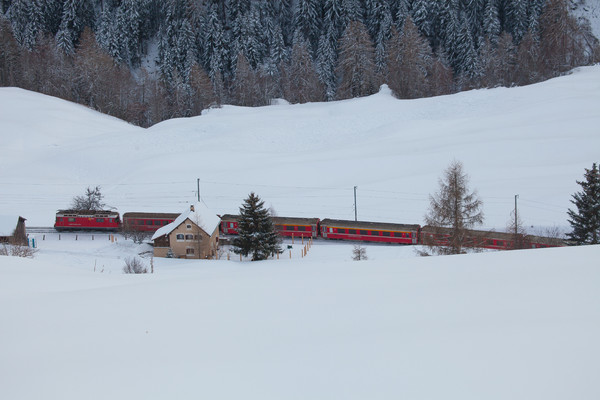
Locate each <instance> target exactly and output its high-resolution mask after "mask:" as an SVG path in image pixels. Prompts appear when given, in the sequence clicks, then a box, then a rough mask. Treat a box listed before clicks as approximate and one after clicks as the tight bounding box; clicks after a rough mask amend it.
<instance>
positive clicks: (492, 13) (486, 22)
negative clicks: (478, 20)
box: [483, 0, 502, 44]
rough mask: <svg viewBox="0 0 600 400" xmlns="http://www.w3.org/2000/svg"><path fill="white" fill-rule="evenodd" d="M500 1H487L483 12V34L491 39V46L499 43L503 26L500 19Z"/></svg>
mask: <svg viewBox="0 0 600 400" xmlns="http://www.w3.org/2000/svg"><path fill="white" fill-rule="evenodd" d="M497 2H498V0H487V2H486V4H485V10H484V12H483V33H484V34H485V36H486V37H487V38H488V39H489V41H490V43H491V44H496V43H497V42H498V36H500V32H501V29H502V28H501V26H500V19H499V17H498V5H497Z"/></svg>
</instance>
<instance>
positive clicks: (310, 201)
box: [0, 66, 600, 231]
mask: <svg viewBox="0 0 600 400" xmlns="http://www.w3.org/2000/svg"><path fill="white" fill-rule="evenodd" d="M599 109H600V66H596V67H588V68H581V69H578V70H576V71H575V72H574V73H573V74H571V75H569V76H565V77H562V78H558V79H554V80H550V81H547V82H544V83H540V84H537V85H532V86H528V87H520V88H512V89H506V88H499V89H494V90H476V91H470V92H464V93H459V94H456V95H452V96H443V97H436V98H429V99H420V100H411V101H400V100H396V99H394V98H393V97H392V96H391V95H390V94H389V91H388V90H386V89H383V90H382V91H381V92H380V93H378V94H376V95H373V96H370V97H367V98H360V99H353V100H347V101H339V102H332V103H313V104H303V105H277V106H269V107H262V108H243V107H233V106H225V107H223V108H221V109H212V110H208V111H207V112H205V113H204V115H202V116H200V117H195V118H189V119H176V120H171V121H166V122H163V123H161V124H158V125H156V126H154V127H152V128H150V129H146V130H145V129H141V128H136V127H133V126H131V125H128V124H126V123H124V122H121V121H118V120H115V119H114V118H110V117H106V116H103V115H101V114H98V113H95V112H93V111H90V110H87V109H85V108H83V107H79V106H75V105H72V104H69V103H66V102H63V101H60V100H57V99H53V98H49V97H47V96H42V95H38V94H35V93H29V92H25V91H23V90H18V89H12V88H2V89H0V140H1V141H2V142H3V146H2V148H1V149H0V156H1V159H0V184H1V185H2V188H3V191H2V200H1V201H2V207H3V208H5V209H6V211H5V212H4V213H5V214H20V215H23V216H24V217H25V218H27V219H28V224H29V226H40V225H42V226H49V225H51V224H52V223H53V217H54V213H55V211H56V210H57V209H59V208H64V207H66V206H68V205H69V203H70V199H71V198H72V197H73V196H74V195H78V194H81V193H83V192H84V189H85V187H87V186H91V185H92V186H95V185H101V186H102V188H103V193H104V194H105V195H106V201H107V203H108V204H109V205H111V206H113V207H116V208H117V209H118V210H119V211H120V212H122V213H123V212H127V211H167V212H173V211H177V210H180V209H181V208H182V206H183V207H185V206H184V204H185V203H187V202H188V201H189V200H191V199H193V198H194V197H195V196H196V183H197V179H198V178H199V179H200V180H201V181H200V192H201V195H202V199H203V201H204V202H205V203H206V204H207V206H208V207H209V208H211V209H213V210H215V212H216V213H227V212H236V211H237V209H238V207H239V206H240V205H241V202H242V200H243V199H244V198H245V197H246V196H247V195H248V193H249V192H250V191H255V192H257V193H258V194H259V195H260V196H261V197H263V198H264V199H265V200H266V203H267V204H268V205H270V206H272V207H273V208H274V209H275V210H276V212H277V213H278V214H279V215H286V216H307V217H319V218H325V217H331V218H347V219H352V218H353V217H354V211H353V203H354V201H353V186H358V191H357V193H358V199H357V205H358V216H359V219H361V220H374V221H390V222H403V223H422V218H423V215H424V213H425V211H426V208H427V202H428V195H429V194H430V193H432V192H434V191H435V190H436V189H437V180H438V177H439V176H440V175H441V174H442V171H443V169H444V168H445V167H446V166H447V165H448V164H449V163H450V162H451V161H452V160H453V159H458V160H461V161H463V163H464V165H465V168H466V170H467V171H468V172H469V173H470V175H471V178H472V179H471V186H472V187H473V188H477V189H478V190H479V193H480V194H481V196H482V199H483V201H484V204H485V213H486V216H487V219H486V225H487V226H489V227H494V228H496V229H500V230H501V229H503V228H504V226H505V224H506V222H507V220H508V219H509V215H510V212H511V210H512V209H513V206H514V195H516V194H519V196H520V197H519V201H520V204H519V206H520V215H521V217H522V218H523V220H524V222H525V223H526V224H527V225H528V226H533V228H531V230H532V231H535V229H536V228H538V227H541V226H553V225H558V226H565V225H566V210H567V208H568V207H569V206H570V203H569V199H570V196H571V194H572V193H573V192H574V191H576V190H578V186H577V184H576V183H575V181H576V180H577V179H581V177H582V176H583V172H584V168H586V167H590V166H591V164H592V162H595V161H598V152H597V149H598V147H599V146H600V135H598V128H597V127H598V126H599V125H600V113H599V112H598V110H599ZM16 166H19V167H18V168H16Z"/></svg>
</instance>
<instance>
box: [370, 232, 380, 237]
mask: <svg viewBox="0 0 600 400" xmlns="http://www.w3.org/2000/svg"><path fill="white" fill-rule="evenodd" d="M371 236H379V231H371Z"/></svg>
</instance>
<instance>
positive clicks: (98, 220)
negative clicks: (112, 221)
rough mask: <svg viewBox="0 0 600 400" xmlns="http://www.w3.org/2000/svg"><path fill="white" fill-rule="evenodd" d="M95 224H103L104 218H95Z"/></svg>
mask: <svg viewBox="0 0 600 400" xmlns="http://www.w3.org/2000/svg"><path fill="white" fill-rule="evenodd" d="M96 222H104V218H96Z"/></svg>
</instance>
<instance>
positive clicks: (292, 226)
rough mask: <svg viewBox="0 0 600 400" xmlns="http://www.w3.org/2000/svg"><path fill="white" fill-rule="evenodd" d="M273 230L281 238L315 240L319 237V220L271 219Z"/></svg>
mask: <svg viewBox="0 0 600 400" xmlns="http://www.w3.org/2000/svg"><path fill="white" fill-rule="evenodd" d="M271 219H272V220H273V224H274V225H275V230H276V231H277V233H279V234H280V235H281V236H286V237H305V238H309V237H312V238H316V237H317V236H318V235H319V222H320V221H319V218H297V217H272V218H271Z"/></svg>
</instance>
